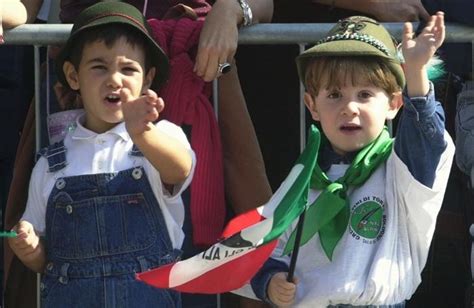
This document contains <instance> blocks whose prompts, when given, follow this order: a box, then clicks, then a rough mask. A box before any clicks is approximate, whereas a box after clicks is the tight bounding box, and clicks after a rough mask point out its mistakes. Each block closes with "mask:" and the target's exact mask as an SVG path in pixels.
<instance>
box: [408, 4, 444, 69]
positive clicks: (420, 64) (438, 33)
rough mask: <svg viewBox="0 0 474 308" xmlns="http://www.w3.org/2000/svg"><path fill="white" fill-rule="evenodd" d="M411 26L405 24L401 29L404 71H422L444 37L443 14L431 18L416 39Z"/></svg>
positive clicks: (439, 13) (438, 13)
mask: <svg viewBox="0 0 474 308" xmlns="http://www.w3.org/2000/svg"><path fill="white" fill-rule="evenodd" d="M413 37H414V33H413V25H412V24H411V23H409V22H407V23H405V26H404V29H403V42H402V50H403V57H404V58H405V68H406V69H417V70H419V69H422V68H424V66H425V65H426V64H427V63H428V61H429V60H430V59H431V57H432V56H433V55H434V53H435V52H436V50H437V49H438V48H439V47H440V46H441V44H443V41H444V37H445V27H444V13H443V12H437V13H436V15H433V16H431V18H430V20H429V22H428V23H427V24H426V27H425V28H424V29H423V31H422V32H421V33H420V34H419V35H418V36H417V37H416V38H413Z"/></svg>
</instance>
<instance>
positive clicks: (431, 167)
mask: <svg viewBox="0 0 474 308" xmlns="http://www.w3.org/2000/svg"><path fill="white" fill-rule="evenodd" d="M444 36H445V29H444V15H443V13H441V12H438V13H437V14H436V15H434V16H431V20H430V22H429V23H428V24H427V26H426V27H425V29H424V30H423V32H422V33H421V34H420V35H419V36H418V37H416V38H414V37H413V31H412V26H411V24H410V23H407V24H405V29H404V33H403V43H402V49H403V56H404V59H405V63H404V64H403V69H402V66H401V64H400V61H399V59H398V55H397V48H396V46H395V45H394V43H393V40H392V38H391V36H390V34H389V33H388V32H387V31H386V29H385V28H384V27H383V26H382V25H380V24H379V23H378V22H377V21H375V20H373V19H370V18H367V17H362V16H354V17H350V18H347V19H344V20H341V21H339V22H338V23H337V25H336V26H335V27H334V28H333V29H332V30H331V31H330V32H329V33H328V36H327V37H326V38H324V39H322V40H320V41H319V42H318V43H317V44H316V45H315V46H314V47H312V48H310V49H308V50H307V51H305V52H304V53H303V54H301V55H300V56H299V57H298V58H297V66H298V71H299V75H300V78H301V80H302V81H303V83H304V85H305V86H306V91H307V92H306V93H305V96H304V101H305V104H306V107H307V108H308V110H309V111H310V113H311V116H312V118H313V119H314V120H315V121H317V122H319V123H320V125H321V128H322V134H323V135H324V137H325V138H322V140H323V141H322V143H321V145H320V147H319V151H318V152H319V154H318V164H317V165H316V167H315V169H314V171H313V174H312V178H311V189H310V191H309V194H308V204H309V206H308V209H307V211H306V217H305V223H304V231H303V233H302V234H303V235H302V237H301V240H302V241H301V245H304V246H301V248H300V251H299V254H298V260H297V263H296V269H295V277H296V278H295V280H294V281H292V282H288V281H287V274H286V272H288V263H289V257H287V256H285V255H286V254H288V253H289V252H291V251H292V247H293V245H294V243H295V236H294V231H293V230H288V231H287V232H286V233H285V234H284V235H283V236H282V237H281V238H280V242H279V244H278V247H277V249H276V250H275V252H274V254H273V256H274V258H271V259H269V260H268V261H267V262H266V263H265V265H264V266H263V268H262V269H261V270H260V271H259V273H257V275H256V276H255V277H254V278H253V279H252V282H251V285H252V288H253V290H254V292H255V294H256V295H257V296H258V297H259V298H261V299H263V300H265V301H267V302H269V303H273V304H275V305H277V306H290V305H291V306H297V307H328V306H329V307H352V306H357V307H404V305H405V300H407V299H409V298H410V297H411V295H412V294H413V293H414V292H415V290H416V287H417V286H418V285H419V284H420V280H421V276H420V274H421V271H422V269H423V267H424V266H425V263H426V259H427V255H428V251H429V247H430V243H431V240H432V237H433V232H434V228H435V224H436V216H437V214H438V212H439V209H440V207H441V203H442V200H443V196H444V192H445V189H446V184H447V181H448V177H449V172H450V168H451V164H452V159H453V153H454V146H453V143H452V140H451V138H450V136H449V135H448V134H447V132H446V131H445V129H444V113H443V109H442V107H441V105H440V104H439V103H438V102H436V101H435V98H434V93H433V86H432V84H431V83H430V82H429V80H428V76H427V69H426V68H427V63H428V60H429V59H430V58H431V57H432V56H433V54H434V53H435V51H436V50H437V49H438V48H439V47H440V46H441V44H442V43H443V40H444ZM405 83H406V90H405V91H404V93H402V89H403V88H404V86H405ZM402 104H405V107H404V109H403V111H402V115H401V118H400V121H399V126H398V129H397V136H396V138H395V139H392V138H390V137H389V133H388V130H387V128H386V127H385V121H386V120H392V119H394V118H395V116H396V115H397V112H398V111H399V109H400V108H401V107H402ZM282 255H283V256H282Z"/></svg>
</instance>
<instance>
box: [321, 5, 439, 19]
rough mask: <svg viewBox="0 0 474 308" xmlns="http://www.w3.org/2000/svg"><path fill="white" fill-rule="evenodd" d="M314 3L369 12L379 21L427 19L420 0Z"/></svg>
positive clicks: (426, 13) (427, 16) (428, 16)
mask: <svg viewBox="0 0 474 308" xmlns="http://www.w3.org/2000/svg"><path fill="white" fill-rule="evenodd" d="M313 2H314V3H319V4H325V5H330V6H333V7H338V8H341V9H347V10H352V11H358V12H361V13H366V14H369V15H370V16H372V17H374V18H376V19H377V20H378V21H381V22H403V21H418V20H429V18H430V15H429V14H428V12H427V11H426V9H425V8H424V7H423V4H422V3H421V0H403V1H400V0H384V1H380V0H358V1H354V0H313Z"/></svg>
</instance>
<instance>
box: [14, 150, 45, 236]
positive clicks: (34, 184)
mask: <svg viewBox="0 0 474 308" xmlns="http://www.w3.org/2000/svg"><path fill="white" fill-rule="evenodd" d="M47 172H48V161H47V160H46V159H45V158H44V157H41V158H40V159H39V160H38V162H37V163H36V165H35V167H34V168H33V171H32V174H31V178H30V184H29V188H28V201H27V203H26V209H25V212H24V213H23V216H22V217H21V220H26V221H28V222H30V223H31V224H32V225H33V227H34V228H35V231H36V232H37V233H38V234H39V235H44V233H45V229H46V206H47V203H48V199H47V196H46V195H45V183H47V182H48V181H46V179H45V175H46V174H47ZM48 195H49V194H48Z"/></svg>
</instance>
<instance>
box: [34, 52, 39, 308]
mask: <svg viewBox="0 0 474 308" xmlns="http://www.w3.org/2000/svg"><path fill="white" fill-rule="evenodd" d="M33 49H34V62H35V63H34V66H35V128H36V129H35V150H36V152H38V151H39V150H40V147H41V77H40V62H41V59H40V50H39V46H38V45H34V47H33ZM40 285H41V274H40V273H38V274H36V307H37V308H40V307H41V300H40V299H41V296H40V292H41V290H40Z"/></svg>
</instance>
